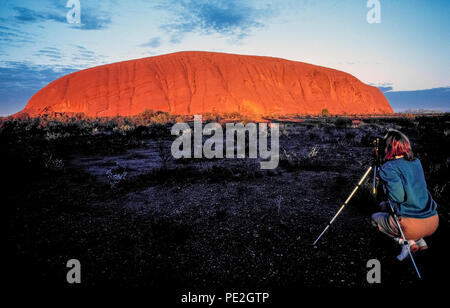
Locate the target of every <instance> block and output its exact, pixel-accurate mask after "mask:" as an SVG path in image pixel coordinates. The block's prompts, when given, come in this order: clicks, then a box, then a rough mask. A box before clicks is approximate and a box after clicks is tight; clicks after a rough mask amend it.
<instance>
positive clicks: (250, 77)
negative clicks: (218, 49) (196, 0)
mask: <svg viewBox="0 0 450 308" xmlns="http://www.w3.org/2000/svg"><path fill="white" fill-rule="evenodd" d="M146 109H153V110H160V111H166V112H170V113H171V114H180V115H192V114H201V113H207V112H212V113H217V114H223V113H232V112H238V113H240V114H241V115H247V116H252V115H272V114H277V115H282V114H320V113H321V112H322V110H323V109H327V110H328V112H329V113H331V114H341V115H342V114H389V113H393V110H392V108H391V106H390V105H389V102H388V101H387V99H386V98H385V97H384V95H383V93H381V91H380V90H379V89H377V88H375V87H372V86H369V85H366V84H364V83H362V82H361V81H359V80H358V79H357V78H355V77H353V76H352V75H350V74H347V73H344V72H341V71H337V70H334V69H330V68H325V67H320V66H316V65H312V64H307V63H302V62H295V61H288V60H284V59H279V58H271V57H261V56H246V55H235V54H225V53H213V52H192V51H190V52H178V53H173V54H167V55H161V56H155V57H148V58H143V59H137V60H130V61H124V62H118V63H113V64H107V65H102V66H98V67H93V68H89V69H85V70H81V71H78V72H75V73H72V74H69V75H66V76H64V77H61V78H59V79H57V80H55V81H53V82H52V83H50V84H49V85H47V86H46V87H44V88H43V89H41V90H40V91H39V92H37V93H36V94H35V95H34V96H33V97H32V98H31V99H30V101H29V102H28V104H27V105H26V106H25V108H24V110H22V111H21V112H19V113H18V114H23V113H27V114H28V115H30V116H37V115H42V114H50V113H53V112H61V113H79V112H83V113H84V114H85V115H86V116H90V117H102V116H107V117H108V116H116V115H122V116H130V115H136V114H139V113H141V112H143V111H144V110H146Z"/></svg>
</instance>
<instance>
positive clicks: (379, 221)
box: [372, 130, 439, 261]
mask: <svg viewBox="0 0 450 308" xmlns="http://www.w3.org/2000/svg"><path fill="white" fill-rule="evenodd" d="M384 142H385V153H384V154H385V157H384V158H385V163H384V164H383V165H382V166H381V168H380V173H379V174H380V178H381V180H380V181H381V183H382V184H383V188H384V191H385V193H386V195H387V197H388V200H387V201H385V202H382V203H381V204H380V206H381V212H378V213H375V214H373V215H372V224H373V225H374V226H376V227H378V229H379V230H380V231H381V232H383V233H385V234H387V235H389V236H390V237H392V238H394V240H395V241H396V242H398V243H399V244H404V245H402V251H401V253H400V254H399V255H398V256H397V259H399V260H400V261H401V260H403V259H405V258H406V257H407V256H408V255H409V253H408V246H409V248H410V249H411V252H416V251H417V250H419V249H420V250H423V249H427V248H428V246H427V243H426V242H425V240H424V239H423V238H424V237H427V236H430V235H432V234H433V233H434V232H435V231H436V229H437V227H438V225H439V216H438V214H437V211H436V207H437V204H436V202H435V201H434V200H433V198H432V197H431V194H430V192H429V191H428V189H427V184H426V181H425V176H424V173H423V169H422V165H421V163H420V160H419V159H418V158H414V156H413V152H412V150H411V144H410V142H409V140H408V138H407V137H406V136H405V135H404V134H403V133H401V132H399V131H397V130H390V131H389V132H388V133H387V134H386V136H385V137H384ZM389 203H390V204H389ZM390 205H392V207H393V209H394V211H395V213H396V214H397V216H398V220H399V224H400V227H401V229H402V230H403V233H404V235H405V238H406V239H407V240H408V243H403V239H402V237H401V232H400V230H399V229H398V226H397V223H396V222H395V219H394V216H393V214H392V213H390V210H391V206H390Z"/></svg>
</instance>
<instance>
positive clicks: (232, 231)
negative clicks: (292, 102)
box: [1, 116, 449, 298]
mask: <svg viewBox="0 0 450 308" xmlns="http://www.w3.org/2000/svg"><path fill="white" fill-rule="evenodd" d="M344 122H345V121H344ZM344 122H342V123H341V122H337V123H336V120H334V119H332V120H330V119H321V120H320V119H319V120H307V121H305V122H302V123H287V124H286V125H283V126H282V129H281V140H280V146H281V148H282V155H281V161H280V165H279V167H278V168H277V169H275V170H267V171H264V170H260V168H259V163H258V162H257V161H255V160H250V159H243V160H238V159H234V160H230V159H217V160H212V161H209V160H206V159H201V160H180V161H173V160H171V159H167V161H164V160H165V159H164V157H166V156H165V153H166V151H168V149H170V144H171V141H170V140H166V139H164V140H161V139H157V138H154V137H151V136H145V137H142V136H141V137H139V136H132V135H127V136H125V137H124V136H123V135H120V136H103V137H102V136H97V137H93V136H88V137H77V138H73V139H70V138H69V139H65V140H63V141H54V140H51V141H49V142H42V140H41V141H39V140H38V139H37V140H34V141H33V140H28V141H27V142H25V143H24V142H23V141H22V142H20V141H18V140H20V139H21V138H25V137H23V136H22V135H20V134H19V133H17V131H13V130H3V131H2V135H1V136H2V139H1V141H2V149H3V148H4V149H6V150H5V151H4V152H3V153H2V156H3V157H2V160H1V161H2V164H3V165H4V166H3V170H5V171H6V172H5V173H4V174H5V175H7V177H8V180H9V181H8V183H7V186H6V187H5V188H6V194H4V197H3V199H4V203H3V204H4V207H5V208H6V209H7V214H8V225H7V245H8V257H9V258H10V263H9V264H10V269H11V270H12V272H13V274H14V276H13V277H11V279H12V280H11V284H12V285H14V284H19V285H25V286H35V285H41V286H43V285H49V286H56V287H71V286H69V285H67V284H66V283H65V275H66V272H67V269H66V267H65V263H66V262H67V260H68V259H71V258H76V259H79V260H80V261H81V264H82V273H83V276H82V284H81V285H80V286H79V287H82V288H94V287H101V288H104V287H108V286H118V287H129V288H131V287H140V288H145V289H146V290H154V291H155V290H164V291H166V292H167V291H169V293H170V294H172V296H173V297H176V298H177V297H178V296H181V293H180V292H181V290H182V291H183V292H187V291H191V292H195V290H203V292H205V291H204V290H221V291H227V292H230V290H235V291H237V292H243V291H244V290H252V291H255V290H256V291H258V292H262V291H274V290H285V291H286V290H289V289H295V290H299V289H301V288H310V287H314V288H316V287H318V288H320V287H327V288H341V287H352V288H353V287H354V288H388V287H389V288H392V287H402V288H403V287H424V286H425V287H431V286H434V285H438V284H440V283H441V281H442V280H443V279H444V277H445V271H446V262H447V255H446V254H445V252H444V251H445V248H446V245H447V240H446V237H445V236H446V235H448V219H449V208H448V203H447V202H448V194H447V193H448V187H449V186H448V149H449V139H448V138H449V137H448V131H449V126H448V123H449V122H448V116H447V117H441V118H433V119H428V118H423V119H421V118H418V119H406V120H403V119H368V120H367V121H366V122H365V124H364V125H362V126H360V127H358V128H354V127H351V125H350V124H351V121H350V122H345V123H344ZM388 127H396V128H399V129H402V130H403V131H404V132H405V133H406V134H407V135H408V136H410V138H411V141H412V143H413V147H414V149H415V150H416V152H417V155H418V156H419V157H420V158H421V160H422V163H423V165H424V169H425V175H426V178H427V180H428V186H429V189H430V191H431V193H432V194H433V195H434V196H435V198H436V200H437V201H438V203H439V206H440V207H439V209H438V210H439V213H440V214H441V220H440V227H439V229H438V231H437V232H436V233H435V234H434V235H433V236H431V237H430V238H428V239H427V242H428V244H429V247H430V248H429V250H427V251H424V252H418V253H417V254H416V255H415V258H416V262H417V264H418V266H419V268H420V270H421V272H422V275H423V277H424V279H423V280H422V281H418V279H417V278H416V274H415V272H414V269H413V267H412V264H411V262H410V260H405V261H403V262H398V261H397V260H396V259H395V256H396V255H397V254H398V253H399V251H400V247H399V246H398V245H396V244H395V243H394V242H393V241H392V240H390V239H389V238H387V237H386V236H384V235H383V234H381V233H380V232H377V230H376V229H374V228H373V227H372V226H371V225H370V215H371V213H373V212H375V211H376V210H377V207H376V204H377V201H376V200H375V199H374V198H373V197H372V196H371V195H370V184H371V183H369V182H366V183H365V185H364V186H363V187H362V188H361V190H360V191H359V192H358V193H357V195H356V196H355V198H354V199H353V200H352V202H351V203H350V204H349V205H348V207H347V208H346V209H345V210H344V211H343V212H342V214H341V215H340V216H339V218H338V219H337V220H336V222H335V223H334V224H333V227H332V228H331V230H329V232H328V233H326V234H325V235H324V237H323V238H322V239H321V241H320V242H319V244H318V245H317V246H316V247H314V246H312V245H311V244H312V242H313V241H314V239H315V238H316V237H317V235H318V234H319V233H320V232H321V231H322V229H323V228H324V227H325V226H326V224H327V223H328V221H329V220H330V219H331V218H332V216H333V215H334V214H335V212H336V211H337V210H338V208H339V207H340V205H341V204H342V203H343V201H344V200H345V199H346V198H347V196H348V194H349V193H350V192H351V191H352V189H353V188H354V186H355V185H356V183H357V182H358V180H359V179H360V177H361V176H362V174H363V173H364V172H365V170H366V169H367V167H368V165H367V164H368V163H369V161H370V158H371V154H372V148H371V140H372V138H373V137H375V136H377V135H382V134H383V133H384V132H385V130H386V128H388ZM12 136H13V137H14V138H12ZM18 136H22V137H20V138H19V137H18ZM58 142H59V143H58ZM86 144H89V145H88V146H86ZM3 145H5V147H3ZM6 145H8V146H6ZM314 148H315V150H316V151H312V149H314ZM43 153H47V154H48V155H46V156H45V155H44V154H43ZM49 153H52V154H53V156H50V154H49ZM26 159H29V160H31V162H29V163H28V164H27V163H26V162H25V161H26ZM33 159H34V160H33ZM40 160H41V161H44V162H45V164H43V165H42V164H41V165H39V164H38V163H37V162H38V161H40ZM61 164H62V166H61ZM112 175H117V176H116V177H113V176H112ZM369 178H370V179H371V176H369ZM380 198H381V196H380ZM369 259H378V260H379V261H380V262H381V270H382V283H381V284H380V285H370V284H368V283H367V281H366V273H367V271H368V269H367V268H366V263H367V261H368V260H369ZM178 290H180V291H178Z"/></svg>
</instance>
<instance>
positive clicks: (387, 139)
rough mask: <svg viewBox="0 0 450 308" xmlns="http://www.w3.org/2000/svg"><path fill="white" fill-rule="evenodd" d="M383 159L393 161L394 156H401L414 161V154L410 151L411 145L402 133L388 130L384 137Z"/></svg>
mask: <svg viewBox="0 0 450 308" xmlns="http://www.w3.org/2000/svg"><path fill="white" fill-rule="evenodd" d="M383 139H384V146H385V148H384V153H385V156H384V159H385V160H386V161H387V160H391V159H395V157H396V156H403V157H404V158H405V159H407V160H414V154H413V151H412V149H411V143H410V142H409V139H408V137H406V136H405V134H403V133H402V132H400V131H398V130H395V129H390V130H389V131H388V132H387V134H386V136H384V138H383Z"/></svg>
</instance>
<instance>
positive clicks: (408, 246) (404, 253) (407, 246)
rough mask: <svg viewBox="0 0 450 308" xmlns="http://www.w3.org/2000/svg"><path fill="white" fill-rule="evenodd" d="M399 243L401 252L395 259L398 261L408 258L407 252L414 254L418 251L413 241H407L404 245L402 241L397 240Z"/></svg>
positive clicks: (417, 246)
mask: <svg viewBox="0 0 450 308" xmlns="http://www.w3.org/2000/svg"><path fill="white" fill-rule="evenodd" d="M400 242H401V245H402V251H401V252H400V254H399V255H398V256H397V259H398V260H399V261H403V260H405V259H406V258H407V257H408V256H409V251H408V250H411V253H415V252H416V251H417V250H419V245H418V244H417V243H416V242H415V241H413V240H409V241H408V243H404V241H403V240H401V241H400V240H399V243H400Z"/></svg>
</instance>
